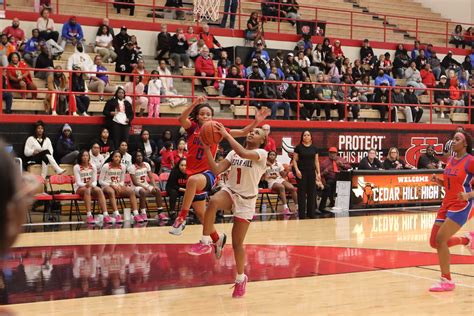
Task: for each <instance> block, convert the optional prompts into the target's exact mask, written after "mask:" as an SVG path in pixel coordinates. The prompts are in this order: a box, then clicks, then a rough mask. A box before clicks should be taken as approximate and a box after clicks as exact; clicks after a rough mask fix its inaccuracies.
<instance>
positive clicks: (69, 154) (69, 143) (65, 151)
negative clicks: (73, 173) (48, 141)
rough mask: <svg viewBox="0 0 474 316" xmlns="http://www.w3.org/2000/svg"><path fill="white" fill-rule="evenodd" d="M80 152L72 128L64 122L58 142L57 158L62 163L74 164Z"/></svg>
mask: <svg viewBox="0 0 474 316" xmlns="http://www.w3.org/2000/svg"><path fill="white" fill-rule="evenodd" d="M78 154H79V150H78V149H77V146H76V144H75V143H74V137H73V136H72V128H71V126H70V125H69V124H67V123H66V124H64V126H63V128H62V132H61V136H59V139H58V142H57V143H56V158H57V160H59V161H60V163H62V164H68V165H73V164H74V162H75V161H76V159H77V155H78Z"/></svg>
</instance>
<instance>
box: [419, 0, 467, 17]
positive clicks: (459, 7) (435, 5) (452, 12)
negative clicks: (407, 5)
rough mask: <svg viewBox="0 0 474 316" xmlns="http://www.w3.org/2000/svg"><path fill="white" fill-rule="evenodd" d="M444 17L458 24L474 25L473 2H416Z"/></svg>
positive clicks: (439, 0) (464, 0)
mask: <svg viewBox="0 0 474 316" xmlns="http://www.w3.org/2000/svg"><path fill="white" fill-rule="evenodd" d="M414 1H415V2H418V3H421V4H422V5H423V6H425V7H427V8H431V9H432V10H433V11H434V12H436V13H440V14H441V16H442V17H444V18H446V19H451V20H452V21H456V22H465V23H474V1H473V0H414Z"/></svg>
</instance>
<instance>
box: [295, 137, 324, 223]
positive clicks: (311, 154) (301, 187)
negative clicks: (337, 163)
mask: <svg viewBox="0 0 474 316" xmlns="http://www.w3.org/2000/svg"><path fill="white" fill-rule="evenodd" d="M318 158H319V155H318V149H317V148H316V147H315V146H314V145H313V138H312V136H311V133H310V132H309V131H304V132H303V133H302V134H301V139H300V143H299V144H298V145H297V146H296V147H295V151H294V156H293V168H294V171H295V176H296V182H297V187H298V213H299V218H300V219H305V218H306V216H308V217H309V218H314V215H315V214H314V211H315V208H316V185H317V186H318V187H322V183H321V172H320V169H319V159H318Z"/></svg>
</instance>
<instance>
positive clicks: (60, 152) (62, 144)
mask: <svg viewBox="0 0 474 316" xmlns="http://www.w3.org/2000/svg"><path fill="white" fill-rule="evenodd" d="M75 150H77V146H76V145H75V144H74V141H71V142H68V141H67V140H66V139H65V138H63V137H62V136H61V137H59V139H58V142H57V143H56V148H55V151H54V153H55V155H56V158H57V159H59V160H61V158H63V157H64V156H66V155H67V154H69V153H71V152H73V151H75Z"/></svg>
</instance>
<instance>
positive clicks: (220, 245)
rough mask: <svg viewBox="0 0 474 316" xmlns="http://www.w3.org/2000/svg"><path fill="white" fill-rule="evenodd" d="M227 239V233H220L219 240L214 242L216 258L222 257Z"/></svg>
mask: <svg viewBox="0 0 474 316" xmlns="http://www.w3.org/2000/svg"><path fill="white" fill-rule="evenodd" d="M226 241H227V235H226V234H224V233H222V234H220V235H219V240H218V241H217V242H216V243H215V244H214V254H215V255H216V259H220V258H221V257H222V250H224V246H225V243H226Z"/></svg>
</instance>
